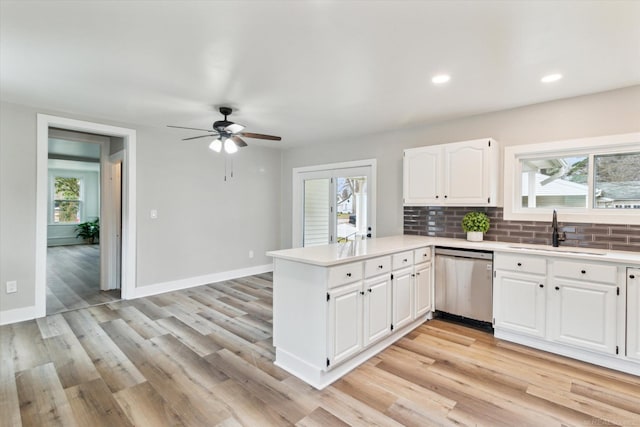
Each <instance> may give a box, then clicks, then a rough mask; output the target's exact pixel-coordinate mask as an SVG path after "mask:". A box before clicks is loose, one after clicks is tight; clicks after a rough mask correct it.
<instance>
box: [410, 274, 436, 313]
mask: <svg viewBox="0 0 640 427" xmlns="http://www.w3.org/2000/svg"><path fill="white" fill-rule="evenodd" d="M415 271H416V272H415V277H414V289H415V305H416V306H415V311H414V313H415V316H414V319H417V318H418V317H420V316H422V315H424V314H426V313H427V312H429V311H430V310H431V309H432V307H431V284H432V281H431V263H423V264H418V265H416V267H415Z"/></svg>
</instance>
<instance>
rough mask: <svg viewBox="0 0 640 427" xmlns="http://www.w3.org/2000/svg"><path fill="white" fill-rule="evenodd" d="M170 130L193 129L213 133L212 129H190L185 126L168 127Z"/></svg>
mask: <svg viewBox="0 0 640 427" xmlns="http://www.w3.org/2000/svg"><path fill="white" fill-rule="evenodd" d="M167 127H168V128H176V129H191V130H201V131H202V132H213V131H212V130H211V129H198V128H188V127H184V126H173V125H167Z"/></svg>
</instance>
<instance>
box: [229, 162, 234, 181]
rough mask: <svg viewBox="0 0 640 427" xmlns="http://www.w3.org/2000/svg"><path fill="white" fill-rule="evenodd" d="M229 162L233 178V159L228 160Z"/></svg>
mask: <svg viewBox="0 0 640 427" xmlns="http://www.w3.org/2000/svg"><path fill="white" fill-rule="evenodd" d="M229 162H231V178H233V159H231V160H229Z"/></svg>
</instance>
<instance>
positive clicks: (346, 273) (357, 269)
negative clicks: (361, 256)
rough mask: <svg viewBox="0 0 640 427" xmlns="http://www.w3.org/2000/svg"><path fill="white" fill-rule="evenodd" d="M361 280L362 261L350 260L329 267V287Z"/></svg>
mask: <svg viewBox="0 0 640 427" xmlns="http://www.w3.org/2000/svg"><path fill="white" fill-rule="evenodd" d="M357 280H362V262H352V263H349V264H344V265H338V266H336V267H331V268H329V288H335V287H336V286H340V285H344V284H347V283H351V282H355V281H357Z"/></svg>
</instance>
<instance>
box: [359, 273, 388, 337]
mask: <svg viewBox="0 0 640 427" xmlns="http://www.w3.org/2000/svg"><path fill="white" fill-rule="evenodd" d="M389 333H391V275H390V274H385V275H383V276H379V277H375V278H372V279H369V280H366V281H365V282H364V346H365V347H366V346H367V345H369V344H371V343H373V342H375V341H377V340H379V339H380V338H383V337H385V336H387V335H389Z"/></svg>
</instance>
